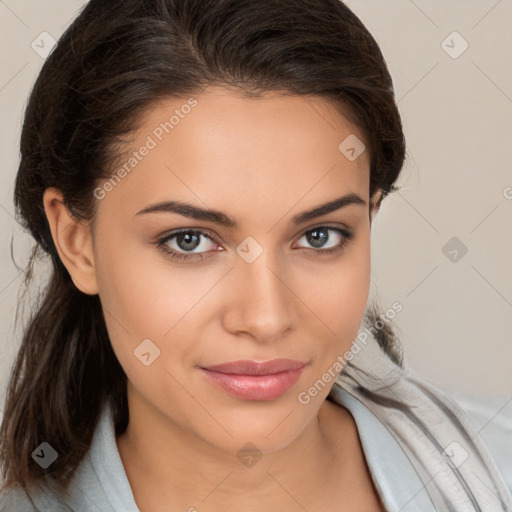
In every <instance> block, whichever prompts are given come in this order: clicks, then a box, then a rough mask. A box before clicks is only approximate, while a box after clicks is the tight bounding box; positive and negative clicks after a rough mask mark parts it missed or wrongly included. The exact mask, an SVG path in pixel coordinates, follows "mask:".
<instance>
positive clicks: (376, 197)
mask: <svg viewBox="0 0 512 512" xmlns="http://www.w3.org/2000/svg"><path fill="white" fill-rule="evenodd" d="M383 199H384V192H383V190H382V189H381V188H378V189H377V190H376V191H375V192H374V193H373V195H372V197H371V198H370V225H371V223H372V221H373V218H374V217H375V215H377V213H378V211H379V209H380V204H381V202H382V200H383Z"/></svg>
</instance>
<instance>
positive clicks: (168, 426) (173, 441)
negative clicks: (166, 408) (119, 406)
mask: <svg viewBox="0 0 512 512" xmlns="http://www.w3.org/2000/svg"><path fill="white" fill-rule="evenodd" d="M129 388H130V385H129ZM128 403H129V409H130V422H129V424H128V428H127V430H126V431H125V432H124V433H123V434H121V435H119V436H118V438H117V444H118V448H119V453H120V455H121V459H122V461H123V465H124V467H125V471H126V474H127V477H128V480H129V481H130V485H131V487H132V491H133V494H134V497H135V500H136V502H137V504H138V506H139V508H140V509H141V510H144V509H143V508H142V504H143V503H147V504H148V510H153V509H154V510H157V509H156V508H154V504H155V500H158V503H162V509H164V505H165V506H167V508H165V510H169V508H168V506H169V504H170V503H172V504H173V506H175V507H176V510H180V509H181V510H189V509H190V510H194V507H198V506H199V505H201V504H202V503H201V501H206V499H207V500H208V502H207V503H208V507H209V508H208V510H226V508H229V509H234V508H235V507H241V508H242V509H243V510H249V508H248V504H258V507H256V508H255V510H261V507H262V505H263V504H271V505H272V506H271V508H272V509H275V507H276V506H277V505H278V504H279V503H278V502H279V500H280V499H282V502H283V505H284V509H288V508H289V506H290V499H292V498H293V497H294V496H298V495H300V496H310V495H312V493H315V494H318V489H319V488H322V486H324V485H326V483H327V482H330V481H333V479H334V478H335V479H336V481H338V482H340V481H343V480H344V477H343V474H342V473H346V474H347V477H348V479H350V477H349V476H348V472H349V471H350V467H349V465H348V464H347V461H350V460H351V459H352V460H353V458H352V457H351V454H352V453H353V450H354V444H355V443H354V436H353V430H354V429H353V426H354V424H353V419H352V417H351V415H350V413H349V412H348V411H347V410H346V409H344V408H343V407H341V406H340V405H337V404H334V403H332V402H330V401H327V400H326V401H324V403H323V404H322V405H321V407H320V409H319V411H318V413H317V415H316V416H314V417H313V419H312V420H311V421H310V422H309V423H308V424H307V425H306V427H305V428H304V429H303V431H302V432H301V433H300V434H299V435H298V436H297V437H296V438H295V439H294V440H293V441H292V442H291V443H289V444H288V445H287V446H285V447H283V448H282V449H279V450H277V451H274V452H268V453H264V454H257V455H256V456H255V455H254V454H249V457H248V458H245V459H244V460H245V462H244V461H243V460H241V458H240V457H242V455H241V454H240V453H239V454H238V455H239V456H240V457H237V456H234V455H235V454H234V453H233V452H232V451H226V450H223V449H221V448H219V447H216V446H212V445H211V444H208V443H206V442H205V441H204V440H202V439H201V438H199V437H198V436H196V435H195V434H193V433H191V432H190V431H187V430H185V429H184V428H182V427H181V426H179V425H177V424H176V423H174V422H172V421H170V420H169V419H168V418H166V417H164V416H163V415H162V414H161V413H160V412H159V411H158V410H156V409H155V408H153V407H152V406H151V405H150V404H148V403H147V402H145V401H144V400H142V399H141V397H137V396H136V395H135V394H134V391H133V390H131V393H130V389H129V392H128ZM356 431H357V430H356ZM155 440H158V441H156V442H155ZM355 441H358V438H357V437H356V438H355ZM340 453H341V454H342V456H340ZM345 454H346V456H345ZM258 455H260V458H259V459H258ZM251 456H252V457H254V458H251ZM255 461H256V462H255ZM334 468H335V469H336V471H333V469H334ZM279 496H280V498H279ZM149 497H151V498H149ZM156 497H158V498H156ZM285 503H287V505H286V504H285ZM150 504H151V505H150ZM228 505H229V506H228ZM180 507H181V508H180ZM172 510H174V509H172Z"/></svg>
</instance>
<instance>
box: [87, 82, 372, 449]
mask: <svg viewBox="0 0 512 512" xmlns="http://www.w3.org/2000/svg"><path fill="white" fill-rule="evenodd" d="M166 123H167V124H166ZM355 136H357V137H358V138H359V139H361V138H362V135H361V134H360V132H359V131H357V130H356V129H355V127H354V126H351V125H350V124H349V123H348V122H347V121H346V120H345V119H344V118H342V117H341V116H340V115H339V114H337V113H335V111H334V110H333V108H332V107H331V106H330V105H329V104H328V103H327V102H326V101H325V100H320V99H318V98H316V99H313V98H303V97H298V96H279V95H277V94H274V93H267V94H266V95H265V96H264V97H263V98H258V99H250V98H246V97H243V96H241V95H238V94H235V93H228V92H227V91H226V90H224V89H220V88H219V89H216V88H210V89H209V90H208V91H207V92H206V93H203V94H201V95H197V96H194V99H193V100H188V101H187V99H184V100H181V99H166V100H165V101H161V102H160V103H159V104H158V105H155V106H153V107H151V109H150V110H148V112H147V115H146V116H145V118H144V120H143V124H142V126H141V127H140V129H138V130H137V132H136V133H135V138H134V139H133V141H132V145H131V147H132V151H131V156H132V160H129V159H127V160H126V165H125V167H124V172H123V171H122V170H121V169H122V165H120V166H118V167H117V168H115V169H112V170H111V171H112V173H113V175H114V176H117V177H116V178H115V179H112V180H111V181H110V185H108V184H106V183H105V182H103V183H99V184H98V187H99V188H98V189H96V192H95V194H96V196H97V198H98V203H97V206H98V210H97V225H96V226H95V230H94V233H93V243H94V265H95V272H96V282H97V287H98V292H99V296H100V299H101V303H102V306H103V308H104V311H105V319H106V323H107V328H108V332H109V335H110V338H111V341H112V345H113V348H114V350H115V353H116V355H117V357H118V359H119V361H120V364H121V365H122V367H123V368H124V370H125V372H126V374H127V376H128V380H129V390H130V391H129V392H130V393H131V397H130V400H131V402H130V406H134V407H135V406H136V407H137V411H138V412H137V413H136V414H143V416H144V417H145V418H146V419H149V418H153V419H154V418H158V420H159V421H158V423H159V424H160V425H168V426H169V427H172V428H174V429H179V430H180V431H182V432H183V431H184V432H186V433H187V435H188V434H192V435H194V436H198V437H199V438H200V439H202V440H204V441H206V442H207V443H208V444H210V445H214V446H217V447H220V448H222V449H226V450H235V451H236V450H239V449H240V448H241V447H242V446H243V445H245V443H246V442H248V441H250V442H252V443H253V444H255V445H256V446H257V447H258V448H259V449H260V450H261V451H273V450H277V449H279V448H281V447H284V446H286V445H287V444H289V443H290V442H291V441H292V440H293V439H295V438H296V437H297V436H298V435H299V434H300V433H301V431H302V430H303V429H304V428H305V427H306V426H307V424H308V422H309V421H310V420H311V419H312V418H314V417H315V416H316V414H317V412H318V410H319V408H320V406H321V405H322V402H323V401H324V399H325V397H326V396H327V394H328V392H329V389H330V387H331V386H332V384H333V383H334V379H332V380H331V381H330V382H328V383H327V385H324V386H323V389H322V387H321V386H318V385H317V391H318V388H320V390H319V391H318V392H317V394H316V396H312V395H314V394H315V393H313V394H310V393H308V389H310V388H311V387H312V386H313V385H314V384H315V382H317V381H318V380H319V379H321V378H322V375H323V374H324V373H325V372H326V371H328V369H329V368H331V369H332V368H333V365H335V363H336V361H340V360H341V357H340V356H342V355H343V354H345V352H346V351H347V350H349V349H350V347H351V344H352V342H353V341H354V339H355V337H356V336H357V333H358V329H359V326H360V322H361V320H362V317H363V314H364V310H365V306H366V303H367V298H368V289H369V279H370V216H369V197H368V190H369V160H368V155H367V152H366V151H363V152H362V153H361V154H360V155H359V156H357V155H358V153H359V152H360V151H361V150H362V147H361V146H359V145H358V144H359V143H360V142H358V139H355ZM347 137H349V139H347V140H346V141H345V139H346V138H347ZM343 141H345V142H343ZM342 142H343V144H342V145H341V149H340V147H339V146H340V144H341V143H342ZM144 148H145V149H144ZM351 148H353V149H354V150H353V151H352V149H351ZM356 157H357V158H356ZM343 197H348V200H345V203H346V204H345V205H344V206H342V207H340V208H326V209H325V210H324V211H323V212H322V211H320V212H317V213H318V214H319V215H318V216H317V215H313V214H311V215H305V212H310V211H313V210H316V209H317V208H318V207H320V206H322V205H326V204H329V203H331V202H333V201H336V200H338V199H339V198H343ZM358 198H359V199H358ZM165 203H175V205H176V203H180V204H184V205H186V206H181V214H180V213H178V212H176V211H171V209H170V208H169V209H167V210H166V209H165V207H164V206H162V205H164V204H165ZM153 205H160V207H157V208H151V207H153ZM187 206H188V207H189V208H190V210H189V213H190V211H194V212H196V214H194V216H191V215H188V214H186V213H187V210H186V207H187ZM338 206H339V205H338ZM148 209H150V210H151V209H152V211H146V212H144V210H148ZM330 210H332V211H330ZM213 211H215V212H217V213H215V214H213V213H212V212H213ZM198 212H203V213H200V214H199V213H198ZM208 212H209V213H208ZM301 216H302V218H301ZM228 219H229V220H231V221H232V223H231V224H230V223H228ZM228 224H229V225H228ZM235 224H236V225H235ZM183 230H184V231H185V233H182V234H181V235H180V234H178V235H176V233H177V232H178V231H183ZM340 247H341V248H340ZM173 255H174V256H173ZM277 358H279V359H281V358H282V359H287V360H292V361H293V362H295V366H293V363H290V362H289V361H288V363H286V362H285V366H284V367H272V368H266V369H265V368H264V369H263V370H262V371H263V373H266V374H274V375H272V376H269V375H267V376H264V375H260V376H254V375H252V376H247V375H246V376H238V377H236V376H233V375H232V374H233V373H237V372H238V373H244V372H247V371H249V369H248V368H250V365H249V366H247V365H244V364H242V365H240V366H238V367H237V366H235V368H231V369H229V368H228V369H227V372H228V373H225V372H226V370H225V369H224V370H223V372H216V371H212V370H210V371H208V370H205V368H207V367H212V366H215V365H219V364H222V363H231V362H234V361H240V360H244V361H247V360H249V361H256V362H264V361H270V360H273V359H277ZM292 367H294V368H297V367H298V368H299V369H298V370H296V371H291V370H290V371H288V372H285V373H281V375H275V374H276V372H278V371H279V370H282V369H286V368H292ZM300 367H302V368H300ZM252 369H254V368H252ZM338 370H339V368H338ZM230 374H231V375H230ZM301 393H302V395H301ZM305 393H306V394H308V396H309V397H310V400H304V396H305ZM299 395H301V396H302V397H303V399H302V400H300V399H299ZM305 402H307V403H305ZM133 414H134V412H133V411H132V410H131V420H133V419H134V418H135V417H136V416H133Z"/></svg>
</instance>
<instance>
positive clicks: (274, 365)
mask: <svg viewBox="0 0 512 512" xmlns="http://www.w3.org/2000/svg"><path fill="white" fill-rule="evenodd" d="M307 364H308V363H307V362H303V361H294V360H293V359H271V360H270V361H250V360H239V361H229V362H227V363H221V364H215V365H212V366H203V367H202V368H204V369H205V370H211V371H215V372H220V373H229V374H233V375H273V374H275V373H281V372H286V371H290V370H298V369H299V368H303V367H304V366H306V365H307Z"/></svg>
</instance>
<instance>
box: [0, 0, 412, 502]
mask: <svg viewBox="0 0 512 512" xmlns="http://www.w3.org/2000/svg"><path fill="white" fill-rule="evenodd" d="M210 85H220V86H224V87H228V88H233V89H236V90H238V91H239V92H240V93H243V94H247V95H251V96H253V97H257V96H258V95H260V94H261V93H263V92H266V91H275V92H281V93H286V94H295V95H302V96H307V95H313V96H317V97H322V98H325V99H327V100H330V101H331V102H332V104H333V105H334V106H335V107H336V108H338V109H339V111H340V112H341V113H343V114H345V115H346V117H347V118H348V119H349V120H350V121H351V122H353V123H355V124H356V125H357V126H358V127H360V129H361V131H362V133H363V134H364V141H365V144H366V147H367V150H368V151H369V155H370V157H371V165H370V195H372V194H373V192H375V191H376V190H378V189H379V188H381V189H382V190H383V191H384V193H385V194H386V193H389V192H391V191H393V190H395V187H394V183H395V181H396V179H397V177H398V175H399V173H400V170H401V169H402V166H403V163H404V159H405V140H404V135H403V132H402V125H401V119H400V115H399V112H398V109H397V105H396V102H395V98H394V92H393V85H392V80H391V77H390V74H389V72H388V68H387V66H386V63H385V61H384V58H383V56H382V54H381V51H380V49H379V46H378V45H377V43H376V41H375V40H374V38H373V37H372V36H371V34H370V33H369V32H368V30H367V29H366V27H365V26H364V25H363V24H362V23H361V21H360V20H359V19H358V18H357V17H356V16H355V15H354V13H352V12H351V11H350V9H349V8H348V7H347V6H346V5H344V4H343V3H342V2H341V1H339V0H215V1H210V0H123V1H122V0H110V1H105V0H91V1H90V2H88V3H87V4H86V5H85V7H84V8H83V10H82V11H81V13H80V15H79V16H78V17H77V18H76V19H75V20H74V22H73V23H72V24H71V25H70V26H69V28H68V29H67V30H66V31H65V33H64V35H63V36H62V37H61V38H60V40H59V42H58V44H57V46H56V47H55V48H54V50H53V52H52V53H51V54H50V56H49V57H48V59H47V60H46V62H45V63H44V65H43V67H42V70H41V72H40V74H39V76H38V78H37V81H36V82H35V85H34V87H33V90H32V92H31V94H30V98H29V101H28V105H27V108H26V111H25V117H24V123H23V130H22V134H21V148H20V149H21V160H20V165H19V170H18V174H17V177H16V184H15V193H14V201H15V207H16V214H17V216H18V218H19V222H20V224H21V225H22V227H23V228H25V229H26V230H28V231H29V232H30V234H31V235H32V237H33V238H34V239H35V241H36V245H35V247H34V250H33V253H32V255H31V257H30V259H29V262H28V265H27V268H26V270H25V272H26V276H25V283H28V282H29V281H30V279H31V277H32V266H33V264H34V261H37V260H38V259H39V258H40V257H41V256H46V255H49V257H50V263H51V274H50V275H49V276H48V282H47V285H46V287H45V288H44V289H43V293H41V294H40V295H39V297H38V301H37V304H34V306H33V311H32V314H31V316H30V319H29V321H28V324H27V326H26V327H25V329H24V333H23V339H22V342H21V348H20V350H19V353H18V356H17V359H16V362H15V364H14V367H13V371H12V375H11V377H10V382H9V387H8V393H7V397H6V405H5V412H4V419H3V423H2V426H1V430H0V461H1V469H2V475H3V478H4V484H5V487H10V486H21V487H22V488H24V489H27V487H32V486H39V485H42V482H45V485H52V486H53V485H54V484H55V486H56V488H58V489H60V490H61V492H64V493H65V492H66V489H67V488H68V484H69V482H70V479H71V477H72V476H73V473H74V471H75V469H76V468H77V466H78V465H79V463H80V462H81V461H82V459H83V457H84V456H85V455H86V453H87V451H88V450H89V447H90V444H91V441H92V435H93V433H94V429H95V427H96V425H97V422H98V419H99V415H100V412H101V408H102V406H103V405H104V403H105V402H106V401H107V400H109V401H110V402H111V404H112V406H113V410H114V421H115V426H116V433H117V434H118V433H120V432H122V431H124V429H125V428H126V426H127V423H128V409H127V403H126V375H125V373H124V371H123V369H122V368H121V366H120V364H119V362H118V361H117V359H116V357H115V354H114V352H113V350H112V347H111V344H110V340H109V336H108V334H107V329H106V325H105V321H104V317H103V311H102V307H101V303H100V298H99V296H98V295H94V296H91V295H87V294H84V293H82V292H81V291H79V290H78V289H77V288H76V287H75V286H74V284H73V282H72V280H71V278H70V275H69V273H68V272H67V270H66V268H65V267H64V265H63V264H62V262H61V261H60V258H59V256H58V254H57V251H56V248H55V245H54V243H53V239H52V236H51V232H50V228H49V224H48V220H47V218H46V215H45V211H44V207H43V200H42V198H43V193H44V191H45V189H47V188H48V187H56V188H58V189H60V190H61V191H62V193H63V197H64V202H65V204H66V206H68V208H69V209H70V212H72V213H73V215H75V216H76V218H77V220H80V221H84V222H88V221H93V220H94V214H95V206H96V201H97V200H96V199H95V197H94V194H93V190H94V188H95V187H96V186H97V184H98V182H100V181H103V180H104V179H106V178H108V177H109V176H110V175H111V174H112V170H113V169H114V168H115V166H116V165H117V164H116V162H118V161H120V160H121V159H122V157H123V155H122V151H121V149H122V147H123V145H122V141H123V140H126V137H127V136H128V135H129V134H130V133H132V132H133V130H134V129H136V128H137V126H138V125H137V123H139V122H140V119H141V117H142V115H143V113H144V112H145V111H147V109H148V107H149V106H150V105H151V103H153V102H154V101H156V100H158V99H160V98H164V97H187V96H190V95H191V94H198V93H200V92H202V91H203V90H204V89H205V88H206V87H208V86H210ZM340 142H341V140H340ZM381 199H382V198H381ZM381 199H380V200H381ZM380 200H379V202H380ZM381 335H382V336H381V338H380V339H379V342H380V343H381V346H382V347H383V350H384V351H386V353H387V354H388V355H389V356H390V357H391V358H392V359H393V360H395V362H397V363H398V364H401V360H400V357H399V355H398V353H397V351H396V344H395V341H394V340H393V336H392V333H391V331H389V330H387V329H384V330H382V331H381ZM42 441H46V442H48V443H49V444H50V445H51V446H52V447H53V448H54V449H55V450H56V451H57V453H58V455H59V456H58V459H57V460H56V461H55V462H54V464H52V465H51V466H50V467H49V468H48V469H47V470H43V469H41V468H40V467H39V466H38V465H37V464H35V463H34V461H33V460H32V458H31V453H32V452H33V450H34V449H35V448H36V447H37V446H38V445H39V444H40V443H41V442H42Z"/></svg>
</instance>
